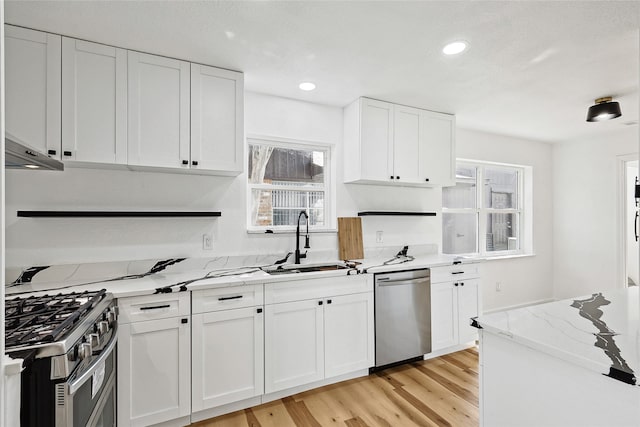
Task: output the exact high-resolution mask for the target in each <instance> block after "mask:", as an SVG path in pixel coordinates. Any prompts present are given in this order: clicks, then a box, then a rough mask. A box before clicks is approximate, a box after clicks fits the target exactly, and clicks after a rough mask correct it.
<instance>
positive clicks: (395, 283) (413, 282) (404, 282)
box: [376, 277, 431, 286]
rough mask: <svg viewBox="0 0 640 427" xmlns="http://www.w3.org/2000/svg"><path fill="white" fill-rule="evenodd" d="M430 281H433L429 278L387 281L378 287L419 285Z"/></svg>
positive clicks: (377, 284) (378, 284) (380, 283)
mask: <svg viewBox="0 0 640 427" xmlns="http://www.w3.org/2000/svg"><path fill="white" fill-rule="evenodd" d="M429 280H431V279H430V278H429V277H420V278H417V279H405V280H386V281H384V282H378V283H376V286H399V285H417V284H420V283H426V282H428V281H429Z"/></svg>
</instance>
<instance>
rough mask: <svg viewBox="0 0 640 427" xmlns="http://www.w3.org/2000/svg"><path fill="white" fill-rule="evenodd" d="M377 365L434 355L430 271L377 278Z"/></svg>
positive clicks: (416, 271) (390, 274)
mask: <svg viewBox="0 0 640 427" xmlns="http://www.w3.org/2000/svg"><path fill="white" fill-rule="evenodd" d="M374 277H375V314H376V363H375V367H376V368H379V367H381V366H386V365H391V364H395V363H398V362H403V361H408V360H410V359H415V358H418V357H422V356H423V355H425V354H427V353H430V352H431V273H430V271H429V269H422V270H411V271H399V272H393V273H379V274H376V275H375V276H374Z"/></svg>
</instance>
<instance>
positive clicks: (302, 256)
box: [295, 211, 311, 264]
mask: <svg viewBox="0 0 640 427" xmlns="http://www.w3.org/2000/svg"><path fill="white" fill-rule="evenodd" d="M302 215H304V218H305V220H306V222H307V235H306V236H305V240H304V242H305V243H304V248H305V249H310V248H311V246H309V215H307V213H306V212H305V211H300V214H299V215H298V222H297V227H296V259H295V264H300V259H301V258H306V257H307V252H306V251H305V253H303V254H300V217H301V216H302Z"/></svg>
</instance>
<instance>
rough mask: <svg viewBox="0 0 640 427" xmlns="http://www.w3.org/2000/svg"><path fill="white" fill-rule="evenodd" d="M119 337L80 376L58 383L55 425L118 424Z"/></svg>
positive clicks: (102, 426) (100, 426)
mask: <svg viewBox="0 0 640 427" xmlns="http://www.w3.org/2000/svg"><path fill="white" fill-rule="evenodd" d="M116 341H117V333H116V331H115V330H114V331H113V334H112V336H111V340H110V341H109V344H107V345H106V346H105V347H104V349H103V350H102V351H101V352H100V354H99V355H98V356H97V357H96V358H95V360H93V361H92V362H91V365H89V367H88V368H87V369H86V370H83V372H82V373H81V374H80V375H78V376H72V377H70V378H69V379H68V380H67V381H66V382H63V383H59V384H56V402H55V405H56V427H115V426H116V351H115V350H116Z"/></svg>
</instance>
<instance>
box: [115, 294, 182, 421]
mask: <svg viewBox="0 0 640 427" xmlns="http://www.w3.org/2000/svg"><path fill="white" fill-rule="evenodd" d="M118 307H119V309H120V318H119V323H120V324H119V330H118V382H117V384H118V426H121V427H123V426H148V425H152V424H157V423H162V422H165V421H170V420H177V419H180V418H182V419H183V420H182V421H183V425H188V424H189V415H190V413H191V404H190V403H191V387H190V384H191V381H190V380H191V322H190V320H189V319H190V306H189V294H188V293H186V292H185V293H180V294H175V295H169V296H166V295H163V296H143V297H132V298H123V299H120V300H118Z"/></svg>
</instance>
